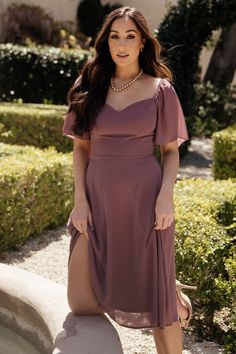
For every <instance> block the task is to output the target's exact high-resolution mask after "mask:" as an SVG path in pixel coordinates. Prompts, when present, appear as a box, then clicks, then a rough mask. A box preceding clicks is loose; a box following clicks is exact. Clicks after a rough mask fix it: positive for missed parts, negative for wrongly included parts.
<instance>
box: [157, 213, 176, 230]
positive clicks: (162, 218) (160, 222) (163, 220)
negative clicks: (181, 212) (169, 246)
mask: <svg viewBox="0 0 236 354" xmlns="http://www.w3.org/2000/svg"><path fill="white" fill-rule="evenodd" d="M172 221H173V217H171V216H169V215H164V214H162V215H158V217H156V221H155V224H156V225H155V229H156V230H159V229H160V230H164V229H166V228H167V227H169V226H170V225H171V224H172Z"/></svg>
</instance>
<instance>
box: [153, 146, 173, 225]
mask: <svg viewBox="0 0 236 354" xmlns="http://www.w3.org/2000/svg"><path fill="white" fill-rule="evenodd" d="M160 149H161V165H162V169H163V174H162V176H163V177H162V185H161V189H160V192H159V194H158V197H157V200H156V208H155V212H156V226H155V229H161V230H163V229H165V228H167V227H168V226H170V224H171V223H172V222H173V220H174V218H175V215H174V203H173V192H174V184H175V181H176V176H177V173H178V169H179V149H178V145H177V140H175V141H172V142H169V143H167V144H165V145H162V146H160Z"/></svg>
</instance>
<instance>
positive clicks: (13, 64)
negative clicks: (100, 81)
mask: <svg viewBox="0 0 236 354" xmlns="http://www.w3.org/2000/svg"><path fill="white" fill-rule="evenodd" d="M91 55H92V51H88V50H84V49H81V50H78V49H76V50H75V49H69V50H68V49H62V48H55V47H47V46H45V47H44V46H37V47H32V48H30V47H24V46H20V45H13V44H10V43H8V44H0V67H1V73H0V101H13V100H17V99H22V100H23V102H33V103H55V104H65V103H66V98H67V92H68V89H69V87H70V86H72V85H73V83H74V81H75V79H76V77H77V76H78V74H79V72H80V70H81V68H82V66H83V64H84V62H85V61H87V59H88V58H90V57H91Z"/></svg>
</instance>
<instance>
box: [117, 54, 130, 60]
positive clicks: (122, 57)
mask: <svg viewBox="0 0 236 354" xmlns="http://www.w3.org/2000/svg"><path fill="white" fill-rule="evenodd" d="M117 56H118V58H121V59H125V58H127V57H128V56H129V54H126V55H120V54H117Z"/></svg>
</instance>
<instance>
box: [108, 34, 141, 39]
mask: <svg viewBox="0 0 236 354" xmlns="http://www.w3.org/2000/svg"><path fill="white" fill-rule="evenodd" d="M111 38H112V39H115V38H118V36H116V35H115V34H113V35H112V36H111ZM127 38H131V39H133V38H135V37H134V36H133V35H129V36H128V37H127Z"/></svg>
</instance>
